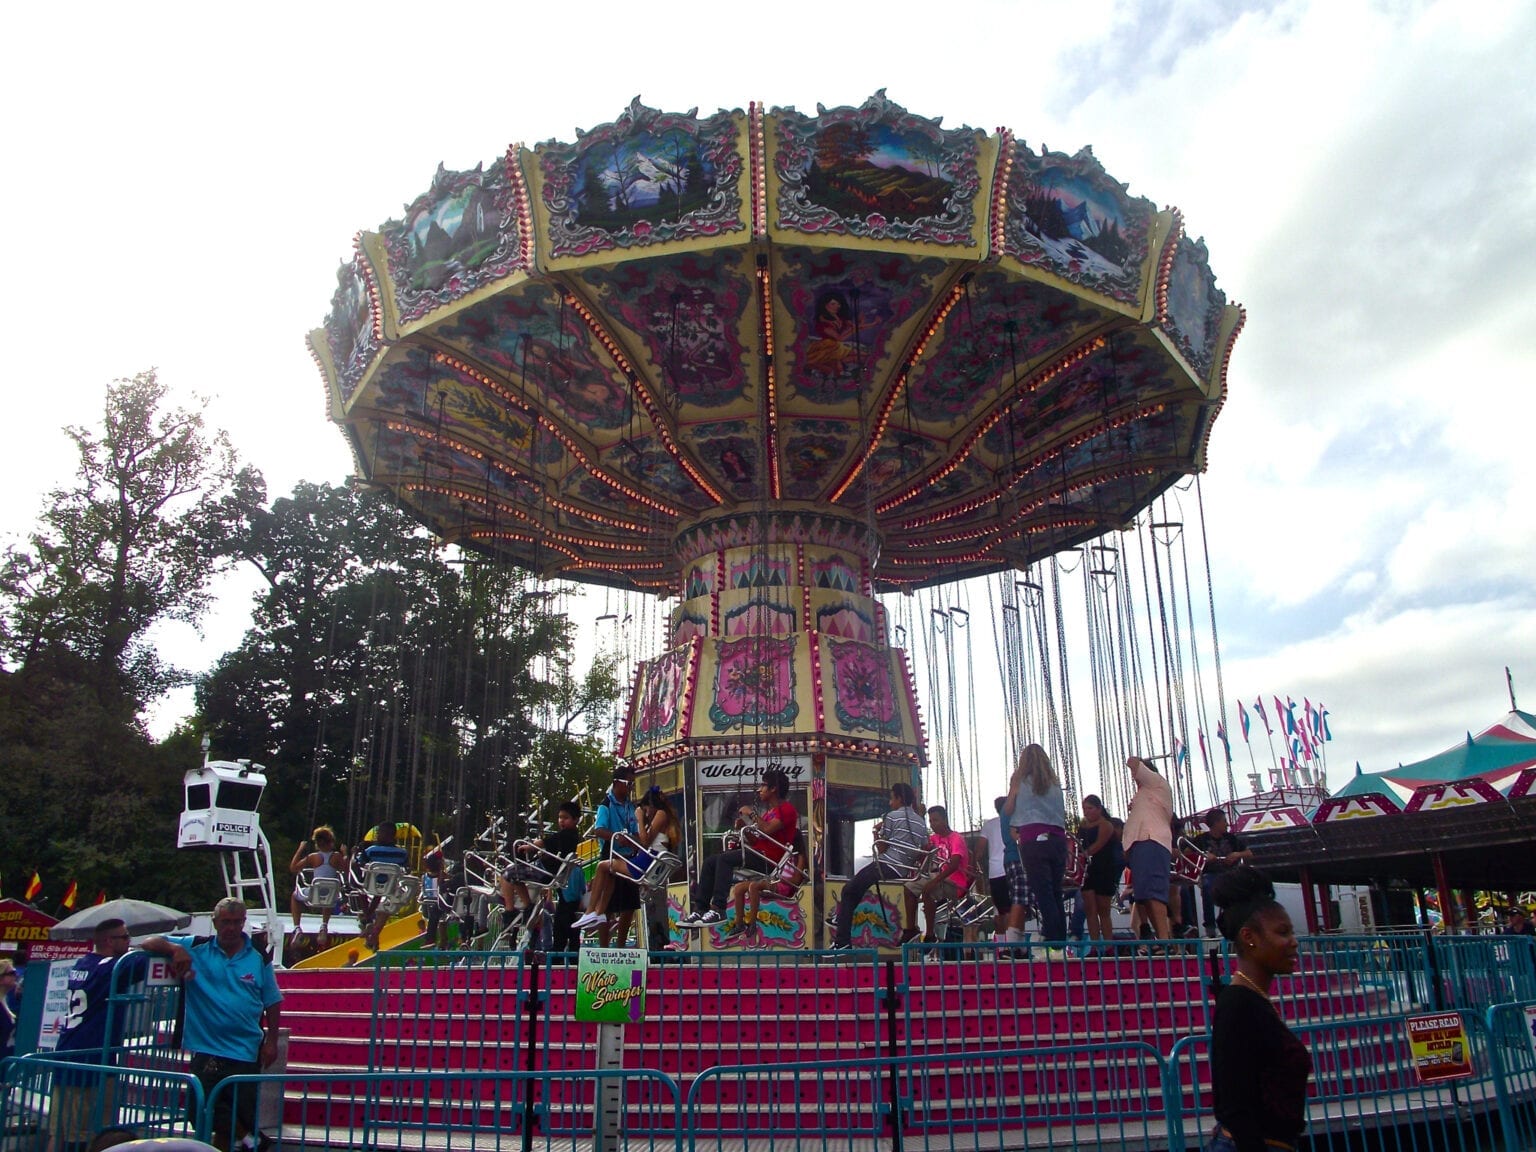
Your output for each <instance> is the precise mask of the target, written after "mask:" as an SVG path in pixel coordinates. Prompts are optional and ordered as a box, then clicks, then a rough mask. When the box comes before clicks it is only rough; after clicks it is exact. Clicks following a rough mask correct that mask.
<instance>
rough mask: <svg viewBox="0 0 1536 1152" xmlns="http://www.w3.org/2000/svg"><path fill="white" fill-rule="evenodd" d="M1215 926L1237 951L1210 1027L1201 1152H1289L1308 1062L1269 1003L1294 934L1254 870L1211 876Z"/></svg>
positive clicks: (1292, 960)
mask: <svg viewBox="0 0 1536 1152" xmlns="http://www.w3.org/2000/svg"><path fill="white" fill-rule="evenodd" d="M1212 896H1213V897H1214V899H1215V901H1216V904H1217V905H1218V906H1219V907H1220V908H1221V913H1220V915H1219V916H1217V918H1216V924H1217V926H1218V927H1219V928H1220V929H1221V934H1222V935H1223V936H1225V937H1226V938H1227V939H1228V940H1230V941H1232V943H1233V944H1234V945H1235V946H1236V949H1237V967H1236V968H1235V969H1234V970H1233V972H1232V981H1231V983H1229V984H1227V985H1226V986H1225V987H1223V988H1222V989H1221V991H1220V992H1219V993H1218V994H1217V997H1216V1015H1215V1020H1214V1021H1213V1023H1212V1026H1211V1095H1212V1097H1213V1098H1214V1103H1215V1108H1214V1111H1215V1113H1216V1123H1217V1125H1218V1128H1217V1131H1216V1133H1215V1135H1214V1136H1213V1138H1212V1142H1211V1143H1210V1144H1208V1145H1206V1147H1207V1149H1208V1152H1268V1150H1273V1149H1284V1148H1294V1147H1295V1145H1296V1141H1297V1139H1298V1138H1299V1137H1300V1136H1301V1133H1302V1130H1303V1129H1304V1128H1305V1127H1306V1122H1307V1081H1308V1080H1309V1079H1311V1076H1312V1057H1311V1055H1310V1054H1309V1053H1308V1052H1307V1049H1306V1045H1304V1044H1303V1043H1302V1042H1301V1041H1300V1040H1298V1039H1296V1037H1295V1036H1294V1035H1292V1034H1291V1030H1290V1029H1289V1028H1287V1027H1286V1026H1285V1022H1284V1021H1283V1020H1281V1019H1280V1011H1279V1009H1278V1008H1277V1007H1276V1005H1275V1003H1274V1001H1273V1000H1271V999H1270V998H1269V991H1270V985H1271V984H1272V983H1273V982H1274V979H1275V977H1276V976H1280V975H1285V974H1288V973H1290V972H1293V971H1295V969H1296V933H1295V931H1294V930H1293V929H1292V927H1291V917H1290V914H1289V913H1287V912H1286V910H1285V909H1284V908H1282V907H1281V906H1280V904H1279V903H1278V902H1276V900H1275V886H1274V885H1273V884H1271V883H1270V882H1269V880H1268V878H1267V877H1265V875H1264V874H1263V873H1262V872H1260V871H1258V870H1257V869H1255V868H1247V867H1244V868H1234V869H1233V870H1232V871H1230V872H1227V873H1224V874H1223V875H1221V876H1219V877H1217V879H1216V883H1215V885H1214V888H1213V892H1212Z"/></svg>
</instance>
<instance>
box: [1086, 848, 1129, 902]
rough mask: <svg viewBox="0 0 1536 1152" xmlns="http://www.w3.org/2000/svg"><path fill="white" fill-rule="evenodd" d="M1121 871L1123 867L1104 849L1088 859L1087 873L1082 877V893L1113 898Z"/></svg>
mask: <svg viewBox="0 0 1536 1152" xmlns="http://www.w3.org/2000/svg"><path fill="white" fill-rule="evenodd" d="M1123 871H1125V867H1124V865H1123V864H1121V862H1120V861H1119V860H1116V859H1115V856H1114V853H1112V852H1110V851H1109V849H1107V848H1106V849H1104V850H1103V851H1101V852H1100V853H1099V854H1098V855H1097V856H1090V857H1088V871H1087V872H1086V873H1085V874H1084V875H1083V891H1084V892H1092V893H1093V894H1094V895H1096V896H1113V895H1114V894H1115V890H1116V889H1117V888H1118V887H1119V886H1120V873H1121V872H1123Z"/></svg>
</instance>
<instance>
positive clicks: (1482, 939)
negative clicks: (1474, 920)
mask: <svg viewBox="0 0 1536 1152" xmlns="http://www.w3.org/2000/svg"><path fill="white" fill-rule="evenodd" d="M1430 946H1431V947H1432V948H1433V949H1434V956H1435V966H1436V969H1437V971H1438V973H1439V979H1440V990H1441V997H1442V1003H1443V1005H1444V1007H1446V1008H1464V1009H1467V1010H1468V1011H1472V1012H1477V1013H1482V1012H1486V1011H1487V1010H1488V1009H1489V1008H1491V1007H1493V1006H1494V1005H1495V1004H1509V1003H1523V1002H1525V1001H1527V1000H1536V940H1532V939H1531V938H1530V937H1526V936H1434V937H1431V938H1430Z"/></svg>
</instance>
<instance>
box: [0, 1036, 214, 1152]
mask: <svg viewBox="0 0 1536 1152" xmlns="http://www.w3.org/2000/svg"><path fill="white" fill-rule="evenodd" d="M0 1069H3V1082H0V1148H4V1149H5V1152H45V1150H46V1149H47V1148H48V1147H49V1143H50V1137H51V1138H52V1140H53V1143H54V1146H55V1147H60V1146H63V1145H65V1144H67V1143H78V1144H79V1145H82V1146H83V1145H84V1143H85V1142H87V1141H89V1140H90V1139H91V1138H92V1137H93V1136H94V1135H95V1134H96V1133H98V1132H100V1131H101V1130H102V1129H104V1128H113V1127H125V1128H128V1129H129V1130H131V1131H132V1132H133V1133H134V1134H135V1136H136V1137H139V1138H148V1137H165V1136H190V1135H192V1133H193V1116H194V1115H195V1114H196V1113H197V1112H198V1109H199V1108H200V1107H201V1105H202V1100H203V1090H202V1086H201V1085H200V1084H198V1082H197V1080H196V1078H194V1077H192V1076H189V1075H187V1074H185V1073H180V1072H165V1071H161V1070H157V1069H153V1068H142V1067H135V1066H133V1065H132V1064H127V1065H113V1064H81V1063H77V1062H75V1061H71V1060H55V1059H50V1058H48V1057H46V1056H23V1057H19V1058H16V1059H11V1060H6V1061H5V1062H4V1063H3V1064H0Z"/></svg>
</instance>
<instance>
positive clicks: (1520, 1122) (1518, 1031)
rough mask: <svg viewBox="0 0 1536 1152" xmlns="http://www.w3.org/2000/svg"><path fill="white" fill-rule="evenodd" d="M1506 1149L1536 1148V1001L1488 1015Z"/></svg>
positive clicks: (1506, 1006)
mask: <svg viewBox="0 0 1536 1152" xmlns="http://www.w3.org/2000/svg"><path fill="white" fill-rule="evenodd" d="M1483 1019H1484V1022H1485V1024H1486V1026H1487V1031H1488V1053H1489V1056H1490V1058H1491V1059H1492V1062H1493V1072H1494V1085H1495V1088H1496V1089H1497V1091H1498V1102H1499V1126H1500V1128H1501V1129H1502V1131H1503V1134H1504V1147H1505V1148H1506V1149H1511V1150H1514V1149H1522V1150H1524V1149H1532V1148H1536V1000H1526V1001H1523V1002H1521V1003H1515V1004H1495V1005H1494V1006H1493V1007H1491V1008H1489V1009H1488V1011H1487V1012H1486V1013H1485V1014H1484V1017H1483Z"/></svg>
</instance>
